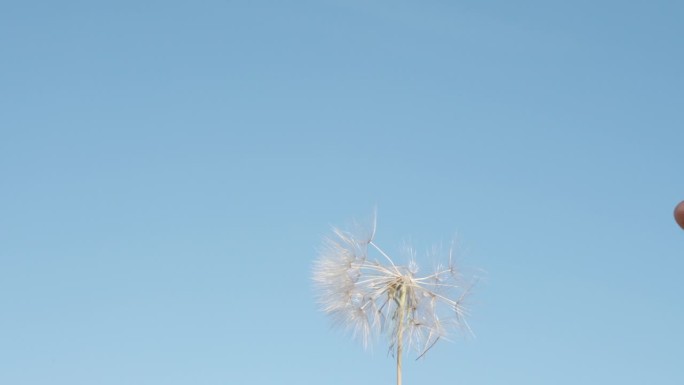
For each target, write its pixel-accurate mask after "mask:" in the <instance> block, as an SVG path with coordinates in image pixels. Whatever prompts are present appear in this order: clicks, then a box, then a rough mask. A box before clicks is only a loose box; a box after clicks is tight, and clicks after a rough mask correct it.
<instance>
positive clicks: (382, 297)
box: [313, 220, 469, 358]
mask: <svg viewBox="0 0 684 385" xmlns="http://www.w3.org/2000/svg"><path fill="white" fill-rule="evenodd" d="M375 223H376V222H375V220H373V226H372V228H371V229H370V230H366V231H365V232H363V233H362V235H360V236H359V235H355V233H353V232H346V231H342V230H340V229H333V231H332V235H331V236H330V237H328V238H326V239H325V240H324V242H323V245H324V246H323V249H322V250H321V252H320V254H319V257H318V259H317V260H316V261H315V263H314V268H313V281H314V284H315V286H316V293H317V296H318V300H319V303H320V305H321V310H322V311H324V312H325V313H327V314H328V315H329V316H330V317H331V318H332V320H333V323H334V324H335V325H336V326H339V327H342V328H344V329H347V330H348V331H350V332H351V334H352V336H353V337H354V338H356V339H359V340H360V341H361V342H362V343H363V345H364V347H367V346H368V345H369V344H370V343H371V342H372V341H373V340H374V339H377V338H378V337H380V336H381V335H384V336H386V337H388V340H389V347H390V351H392V350H393V349H395V347H396V346H400V345H401V344H406V346H408V347H409V348H412V349H413V350H414V351H415V352H416V354H417V355H418V357H419V358H420V357H422V356H423V355H424V354H425V353H426V352H427V351H429V350H430V349H431V348H432V346H434V344H435V343H436V342H437V341H439V340H440V339H445V338H446V337H447V336H448V335H449V333H450V332H451V331H452V329H455V328H463V329H466V330H469V327H468V326H467V323H466V322H465V316H467V311H466V309H465V308H464V307H463V298H464V297H465V295H466V294H467V293H468V289H467V288H468V286H467V285H464V284H463V283H462V282H461V280H460V275H459V274H457V269H456V267H455V266H454V264H453V261H452V258H451V250H450V251H449V263H448V265H447V266H442V265H437V267H436V268H435V270H434V272H433V273H432V274H428V275H425V276H419V275H418V272H419V267H418V264H417V262H416V261H415V259H414V258H415V252H414V251H412V250H413V249H410V250H411V252H410V253H409V256H410V262H409V263H408V265H407V266H401V265H396V264H395V263H394V261H393V260H392V258H391V257H390V256H389V255H388V254H387V253H385V252H384V251H383V250H382V249H381V248H380V247H379V246H378V245H377V244H376V243H375V240H374V239H375V232H376V229H375ZM364 234H365V235H364Z"/></svg>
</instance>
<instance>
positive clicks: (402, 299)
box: [397, 284, 406, 385]
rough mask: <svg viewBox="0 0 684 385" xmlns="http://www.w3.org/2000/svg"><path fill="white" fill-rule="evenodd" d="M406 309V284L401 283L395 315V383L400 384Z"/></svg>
mask: <svg viewBox="0 0 684 385" xmlns="http://www.w3.org/2000/svg"><path fill="white" fill-rule="evenodd" d="M405 311H406V285H405V284H402V285H401V287H400V288H399V307H398V308H397V316H398V317H399V323H398V325H397V385H401V353H402V340H403V339H404V318H405Z"/></svg>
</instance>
